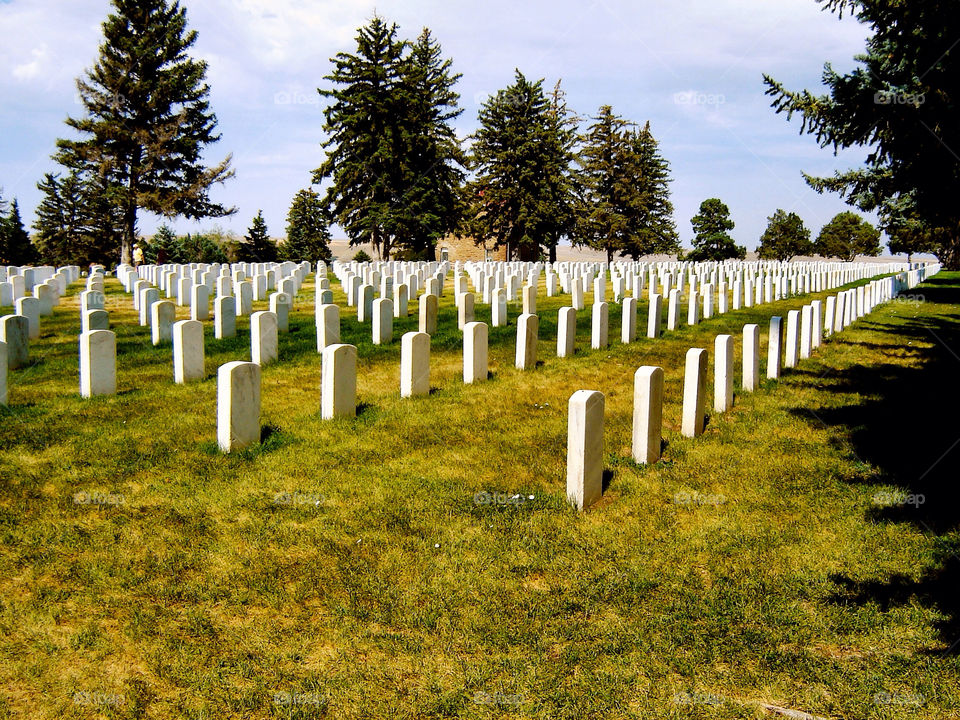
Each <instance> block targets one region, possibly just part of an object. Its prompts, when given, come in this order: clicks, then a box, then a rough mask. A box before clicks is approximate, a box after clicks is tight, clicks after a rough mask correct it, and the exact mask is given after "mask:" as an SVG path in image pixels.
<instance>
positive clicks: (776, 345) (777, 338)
mask: <svg viewBox="0 0 960 720" xmlns="http://www.w3.org/2000/svg"><path fill="white" fill-rule="evenodd" d="M782 345H783V318H781V317H776V316H774V317H772V318H770V332H769V335H768V340H767V378H768V379H770V380H777V379H779V378H780V369H781V367H782V363H783V349H782V347H781V346H782Z"/></svg>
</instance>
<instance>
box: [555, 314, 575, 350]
mask: <svg viewBox="0 0 960 720" xmlns="http://www.w3.org/2000/svg"><path fill="white" fill-rule="evenodd" d="M576 335H577V311H576V310H574V309H573V308H572V307H562V308H560V312H559V314H558V320H557V357H561V358H567V357H573V351H574V345H575V342H576Z"/></svg>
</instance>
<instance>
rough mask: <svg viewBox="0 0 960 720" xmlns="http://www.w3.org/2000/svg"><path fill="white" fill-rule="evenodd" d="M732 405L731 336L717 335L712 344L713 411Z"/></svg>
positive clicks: (721, 411) (723, 409)
mask: <svg viewBox="0 0 960 720" xmlns="http://www.w3.org/2000/svg"><path fill="white" fill-rule="evenodd" d="M732 407H733V336H732V335H717V338H716V340H714V344H713V411H714V412H717V413H723V412H726V411H727V410H729V409H730V408H732Z"/></svg>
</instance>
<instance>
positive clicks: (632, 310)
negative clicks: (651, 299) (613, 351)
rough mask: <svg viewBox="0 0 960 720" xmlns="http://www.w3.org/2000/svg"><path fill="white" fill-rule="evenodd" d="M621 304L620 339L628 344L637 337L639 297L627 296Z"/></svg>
mask: <svg viewBox="0 0 960 720" xmlns="http://www.w3.org/2000/svg"><path fill="white" fill-rule="evenodd" d="M620 304H621V307H622V311H621V313H622V314H621V317H620V341H621V342H622V343H623V344H624V345H628V344H629V343H632V342H634V341H635V340H636V339H637V299H636V298H635V297H626V298H624V299H623V301H622V302H621V303H620Z"/></svg>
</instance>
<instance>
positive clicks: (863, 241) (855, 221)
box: [814, 212, 880, 262]
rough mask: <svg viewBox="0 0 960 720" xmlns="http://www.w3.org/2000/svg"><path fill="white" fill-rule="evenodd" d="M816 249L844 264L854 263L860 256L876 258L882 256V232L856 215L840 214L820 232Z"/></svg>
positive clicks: (820, 253)
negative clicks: (838, 259)
mask: <svg viewBox="0 0 960 720" xmlns="http://www.w3.org/2000/svg"><path fill="white" fill-rule="evenodd" d="M814 249H815V250H816V251H817V254H818V255H821V256H823V257H828V258H830V257H836V258H840V259H841V260H843V261H844V262H853V261H854V260H856V258H857V256H858V255H869V256H874V257H875V256H877V255H879V254H880V231H879V230H877V229H876V228H875V227H874V226H873V225H871V224H870V223H868V222H867V221H866V220H864V219H863V218H862V217H860V216H859V215H857V214H856V213H852V212H842V213H838V214H837V215H835V216H834V217H833V219H832V220H830V222H828V223H827V224H826V225H824V226H823V229H821V230H820V234H819V235H818V236H817V239H816V241H815V242H814Z"/></svg>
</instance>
